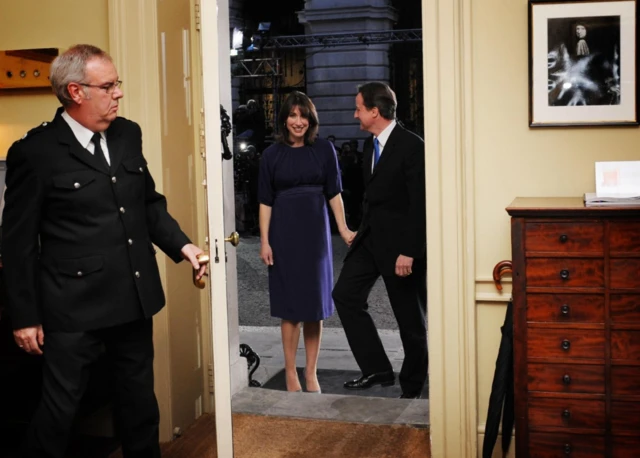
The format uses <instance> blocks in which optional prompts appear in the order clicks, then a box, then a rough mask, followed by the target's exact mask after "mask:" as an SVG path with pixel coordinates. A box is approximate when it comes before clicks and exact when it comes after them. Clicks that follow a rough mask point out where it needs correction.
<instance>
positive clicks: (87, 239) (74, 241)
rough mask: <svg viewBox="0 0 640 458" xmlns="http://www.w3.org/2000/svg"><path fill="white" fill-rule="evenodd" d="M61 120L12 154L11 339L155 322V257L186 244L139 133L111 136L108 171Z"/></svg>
mask: <svg viewBox="0 0 640 458" xmlns="http://www.w3.org/2000/svg"><path fill="white" fill-rule="evenodd" d="M61 113H62V110H61V109H60V110H58V112H57V113H56V116H55V118H54V120H53V121H52V122H51V123H43V124H42V125H41V126H39V127H37V128H35V129H33V130H32V131H30V132H29V133H28V134H27V135H26V136H25V137H24V138H23V139H22V140H19V141H17V142H16V143H14V144H13V146H12V147H11V148H10V149H9V153H8V155H7V179H6V183H7V191H6V194H5V209H4V216H3V239H2V257H3V262H4V275H5V280H6V285H7V293H8V306H9V310H10V312H11V314H12V322H13V327H14V329H19V328H23V327H27V326H33V325H37V324H43V326H44V328H45V329H49V330H59V331H68V332H73V331H82V330H89V329H97V328H105V327H109V326H113V325H117V324H122V323H125V322H128V321H132V320H135V319H138V318H141V317H143V316H144V317H150V316H152V315H153V314H155V313H156V312H158V311H159V310H160V309H161V308H162V306H163V305H164V303H165V299H164V292H163V290H162V285H161V282H160V275H159V272H158V265H157V263H156V259H155V250H154V247H153V245H152V243H155V244H156V245H158V246H159V247H160V248H161V249H162V250H163V251H164V252H165V253H167V255H168V256H170V257H171V258H172V259H173V260H174V261H175V262H179V261H180V260H181V255H180V250H181V248H182V247H183V246H184V245H185V244H187V243H189V239H188V237H187V236H186V235H185V234H184V233H183V232H182V231H181V230H180V227H179V226H178V223H177V222H176V221H175V220H174V219H173V218H172V217H171V216H170V215H169V214H168V213H167V204H166V200H165V198H164V196H162V195H161V194H159V193H158V192H156V190H155V184H154V182H153V179H152V178H151V175H150V174H149V171H148V169H147V161H146V160H145V159H144V157H143V155H142V133H141V131H140V127H139V126H138V125H137V124H136V123H134V122H131V121H128V120H126V119H124V118H117V119H116V120H115V121H114V122H113V123H112V124H111V126H110V127H109V129H108V130H107V133H106V135H107V145H108V147H109V155H110V158H111V171H108V170H107V169H106V167H105V166H104V165H103V163H102V162H101V161H100V159H99V158H98V157H96V156H94V155H92V154H91V153H89V151H87V150H86V149H85V148H83V147H82V146H81V145H80V143H79V142H78V141H77V140H76V138H75V136H74V134H73V132H72V130H71V128H70V127H69V125H68V124H67V123H66V121H65V120H64V119H63V118H62V117H61Z"/></svg>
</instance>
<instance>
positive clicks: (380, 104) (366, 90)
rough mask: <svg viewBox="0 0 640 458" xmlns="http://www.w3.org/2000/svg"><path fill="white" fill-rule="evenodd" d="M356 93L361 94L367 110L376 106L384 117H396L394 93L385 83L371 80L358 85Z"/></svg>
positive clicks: (389, 118) (392, 118) (390, 119)
mask: <svg viewBox="0 0 640 458" xmlns="http://www.w3.org/2000/svg"><path fill="white" fill-rule="evenodd" d="M358 93H360V94H361V95H362V100H363V101H364V106H365V107H367V110H371V109H373V108H377V109H378V111H379V112H380V115H381V116H382V117H383V118H384V119H388V120H389V121H392V120H394V119H396V107H397V105H398V101H397V100H396V93H395V92H393V90H392V89H391V88H390V87H389V85H387V84H385V83H381V82H379V81H372V82H370V83H365V84H361V85H360V86H358Z"/></svg>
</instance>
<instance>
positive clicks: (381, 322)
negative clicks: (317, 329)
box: [237, 234, 398, 329]
mask: <svg viewBox="0 0 640 458" xmlns="http://www.w3.org/2000/svg"><path fill="white" fill-rule="evenodd" d="M332 242H333V268H334V281H337V280H338V276H339V275H340V270H341V269H342V262H343V260H344V256H345V254H346V253H347V246H346V245H345V244H344V242H343V241H342V239H341V238H340V236H338V235H334V236H332ZM237 255H238V308H239V314H240V326H280V319H278V318H272V317H271V314H270V312H269V281H268V277H267V275H268V274H267V267H266V266H265V265H264V264H263V263H262V261H261V260H260V238H259V237H257V236H251V235H248V234H243V235H242V237H241V241H240V245H238V248H237ZM369 312H370V313H371V316H372V317H373V321H374V322H375V324H376V326H377V328H378V329H398V325H397V323H396V320H395V317H394V316H393V311H392V310H391V306H390V305H389V299H388V297H387V291H386V289H385V287H384V283H383V282H382V279H378V281H377V282H376V284H375V286H374V287H373V290H372V291H371V295H370V296H369ZM324 326H325V327H328V328H341V327H342V324H341V323H340V319H339V318H338V315H337V314H334V315H333V316H332V317H331V318H329V319H327V320H325V322H324Z"/></svg>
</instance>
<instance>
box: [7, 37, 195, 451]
mask: <svg viewBox="0 0 640 458" xmlns="http://www.w3.org/2000/svg"><path fill="white" fill-rule="evenodd" d="M50 79H51V84H52V86H53V90H54V92H55V94H56V96H57V97H58V99H59V100H60V102H61V103H62V105H63V106H62V108H60V109H59V110H58V111H57V113H56V115H55V118H54V119H53V121H52V122H50V123H43V124H42V125H41V126H39V127H37V128H35V129H33V130H31V131H30V132H29V133H28V134H27V135H26V136H25V137H23V138H22V140H19V141H17V142H16V143H14V145H13V146H12V147H11V148H10V149H9V153H8V155H7V168H8V170H7V180H6V181H7V191H6V195H5V209H4V221H3V226H4V234H3V240H2V249H3V253H2V257H3V262H4V273H5V277H6V284H7V290H8V291H7V292H8V305H9V310H10V312H11V318H12V323H13V328H14V338H15V341H16V343H17V344H18V346H20V347H21V348H22V349H24V351H26V352H27V353H30V354H33V355H41V354H42V355H44V356H43V358H44V369H43V388H42V390H43V391H42V400H41V402H40V405H39V407H38V409H37V411H36V413H35V415H34V418H33V420H32V424H31V426H30V428H29V431H28V433H27V439H26V446H25V448H26V451H25V453H26V456H28V457H30V458H31V457H33V458H35V457H47V458H49V457H51V458H53V457H55V458H62V457H63V456H64V454H65V449H66V447H67V443H68V438H69V432H70V429H71V425H72V422H73V419H74V415H75V412H76V408H77V406H78V403H79V401H80V398H81V397H82V394H83V392H84V389H85V387H86V383H87V377H88V367H89V365H90V364H91V363H92V362H93V361H95V360H96V358H97V357H98V356H99V355H100V354H101V352H102V351H106V354H107V357H108V361H109V362H110V364H111V365H112V370H111V373H112V374H113V376H114V381H113V382H114V383H113V385H114V395H115V396H114V398H115V399H114V407H115V415H116V422H117V423H116V424H117V425H118V430H119V433H120V436H121V440H122V450H123V455H124V457H125V458H130V457H159V456H160V450H159V446H158V423H159V411H158V405H157V401H156V398H155V394H154V390H153V341H152V334H153V330H152V316H153V315H154V314H155V313H157V312H158V311H159V310H160V309H161V308H162V307H163V305H164V303H165V299H164V293H163V290H162V285H161V282H160V275H159V272H158V266H157V263H156V259H155V250H154V247H153V245H152V244H155V245H157V246H158V247H160V248H161V249H162V251H164V252H165V253H166V254H167V255H168V256H169V257H170V258H171V259H173V261H175V262H180V260H181V259H182V258H184V259H187V260H188V261H189V262H190V263H191V264H192V266H193V268H194V269H199V272H198V278H199V277H201V276H202V275H203V274H204V267H201V266H200V265H199V263H198V260H197V256H198V255H199V254H200V253H202V251H201V250H200V249H199V248H198V247H196V246H194V245H192V244H191V242H190V241H189V238H188V237H187V236H186V235H185V234H184V233H183V232H182V231H181V230H180V227H179V226H178V223H177V222H176V221H175V220H174V219H173V218H172V217H171V216H170V215H169V213H168V212H167V204H166V200H165V198H164V196H162V195H161V194H159V193H158V192H156V190H155V184H154V182H153V179H152V177H151V175H150V174H149V171H148V169H147V162H146V160H145V158H144V156H143V154H142V134H141V131H140V127H139V126H138V125H137V124H136V123H134V122H131V121H128V120H126V119H124V118H120V117H117V112H118V102H119V100H120V99H121V98H122V97H123V92H122V91H121V89H120V85H121V81H119V80H118V73H117V71H116V68H115V66H114V65H113V62H112V60H111V58H110V57H109V55H107V54H106V53H105V52H103V51H102V50H100V49H98V48H96V47H94V46H89V45H77V46H74V47H72V48H70V49H69V50H68V51H66V52H65V53H63V54H62V55H60V56H59V57H58V58H57V59H56V60H55V61H54V62H53V64H52V67H51V76H50ZM45 338H46V340H45ZM45 342H46V343H45Z"/></svg>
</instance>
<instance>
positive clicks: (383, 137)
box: [371, 119, 397, 172]
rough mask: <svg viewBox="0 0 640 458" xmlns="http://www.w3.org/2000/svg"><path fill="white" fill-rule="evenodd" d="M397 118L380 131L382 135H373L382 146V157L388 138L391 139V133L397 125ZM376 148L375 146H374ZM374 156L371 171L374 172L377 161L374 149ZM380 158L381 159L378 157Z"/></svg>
mask: <svg viewBox="0 0 640 458" xmlns="http://www.w3.org/2000/svg"><path fill="white" fill-rule="evenodd" d="M396 124H397V122H396V120H395V119H394V120H393V121H391V124H389V125H388V126H387V127H385V128H384V130H383V131H382V132H380V135H378V136H377V137H373V139H374V140H375V139H376V138H377V139H378V146H379V147H380V148H379V149H380V157H382V150H384V145H386V143H387V140H389V135H391V132H392V131H393V129H394V128H395V127H396ZM374 149H375V148H374ZM371 154H372V155H373V156H371V171H372V172H373V168H374V167H375V162H374V157H375V154H376V153H375V151H373V152H372V153H371ZM378 160H380V159H378Z"/></svg>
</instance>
